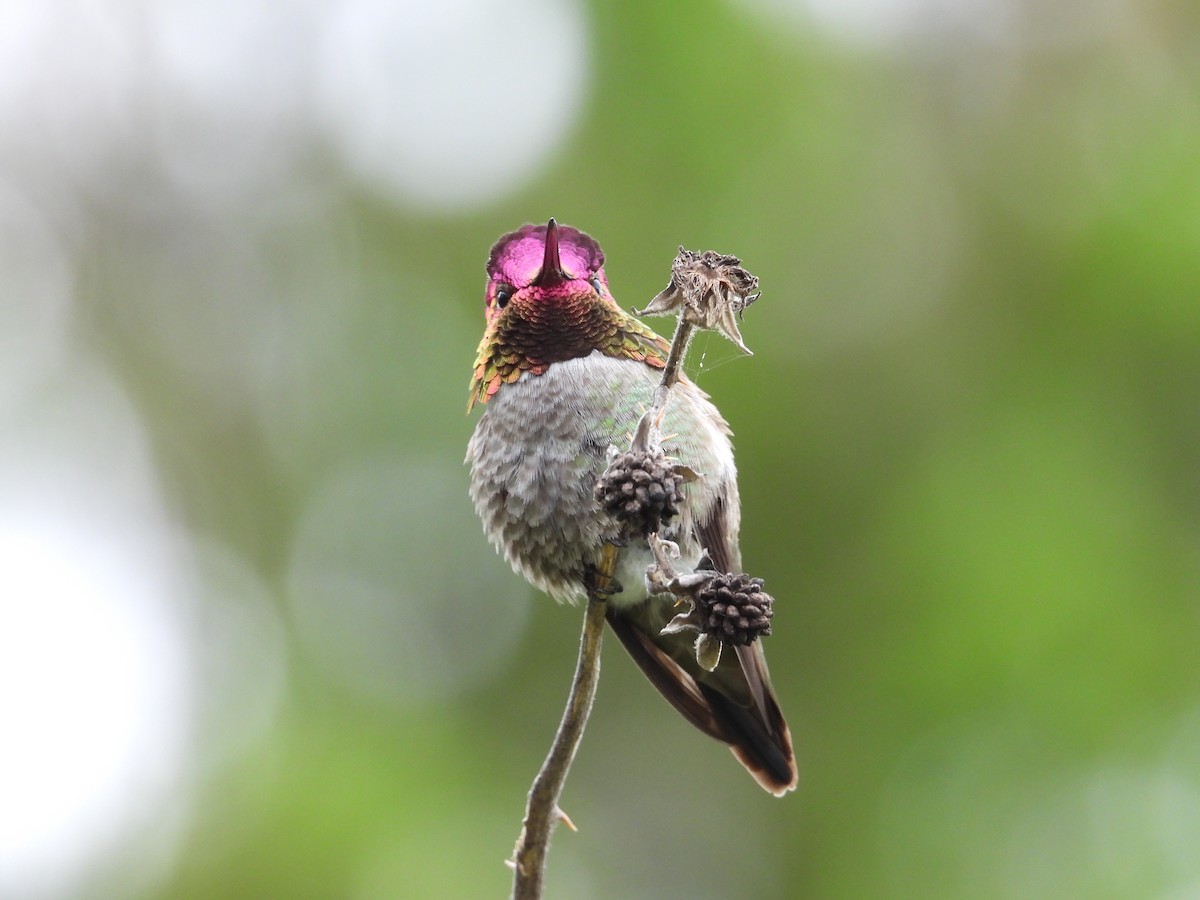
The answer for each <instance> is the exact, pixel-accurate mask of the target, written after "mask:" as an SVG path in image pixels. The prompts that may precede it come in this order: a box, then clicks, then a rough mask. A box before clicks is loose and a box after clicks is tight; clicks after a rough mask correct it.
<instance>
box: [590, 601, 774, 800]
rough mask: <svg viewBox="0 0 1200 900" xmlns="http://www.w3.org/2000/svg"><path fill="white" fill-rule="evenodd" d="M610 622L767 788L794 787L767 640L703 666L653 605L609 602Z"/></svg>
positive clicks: (666, 692) (692, 716) (673, 700)
mask: <svg viewBox="0 0 1200 900" xmlns="http://www.w3.org/2000/svg"><path fill="white" fill-rule="evenodd" d="M607 617H608V623H609V625H611V626H612V629H613V631H614V632H615V633H616V635H617V637H618V638H619V639H620V641H621V643H622V644H623V645H624V647H625V649H626V650H627V651H629V655H630V656H632V657H633V660H634V662H636V663H637V664H638V667H639V668H640V669H641V670H642V671H643V672H644V673H645V674H646V677H647V678H649V679H650V682H651V684H653V685H654V686H655V687H656V688H658V691H659V693H661V694H662V695H663V697H665V698H666V699H667V701H668V702H670V704H671V705H672V706H674V707H675V709H677V710H678V711H679V712H680V713H681V714H682V715H683V717H684V718H685V719H687V720H688V721H689V722H691V723H692V724H693V725H695V726H696V727H697V728H699V729H700V730H701V731H703V732H704V733H705V734H707V735H709V736H710V737H713V738H716V739H717V740H718V741H721V742H722V743H725V744H728V745H729V749H730V750H731V751H732V752H733V755H734V756H735V757H737V759H738V761H739V762H741V764H742V765H744V766H745V767H746V769H747V770H748V771H749V772H750V774H751V775H752V776H754V779H755V780H756V781H757V782H758V783H759V784H760V785H762V787H763V788H764V789H766V790H768V791H770V792H771V793H772V794H774V795H775V796H777V797H780V796H783V795H784V794H786V793H787V792H788V791H790V790H792V789H793V788H795V787H796V762H795V757H794V755H793V753H792V738H791V734H790V733H789V732H788V727H787V723H786V722H785V721H784V719H783V714H782V712H781V711H780V709H779V704H778V703H777V702H776V701H775V694H774V692H773V691H772V690H771V682H770V679H769V677H768V675H767V669H766V661H765V659H764V657H763V653H762V647H761V645H759V644H753V645H751V646H749V647H738V648H737V653H729V652H726V653H724V654H722V658H721V664H720V665H719V666H717V668H716V670H715V671H713V672H705V671H704V670H703V669H701V668H700V667H699V665H697V663H696V658H695V652H694V650H693V649H692V643H693V641H692V640H691V639H689V638H688V637H687V636H685V635H663V634H659V631H660V630H661V628H662V624H663V623H655V622H654V621H653V619H654V613H653V610H652V607H651V604H642V605H640V606H638V607H635V608H633V609H627V610H615V609H614V608H613V607H611V606H610V607H609V609H608V612H607Z"/></svg>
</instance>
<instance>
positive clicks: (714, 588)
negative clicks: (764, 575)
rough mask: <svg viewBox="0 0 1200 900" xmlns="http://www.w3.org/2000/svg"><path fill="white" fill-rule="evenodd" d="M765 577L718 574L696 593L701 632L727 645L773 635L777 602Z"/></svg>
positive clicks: (750, 641) (744, 642) (745, 642)
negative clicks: (770, 592) (764, 588)
mask: <svg viewBox="0 0 1200 900" xmlns="http://www.w3.org/2000/svg"><path fill="white" fill-rule="evenodd" d="M762 588H763V580H762V579H761V578H751V577H750V576H749V575H746V574H743V573H740V572H738V573H729V574H717V575H714V576H713V578H712V579H711V580H710V581H709V582H708V583H707V584H705V585H703V586H701V587H700V588H699V589H698V590H697V591H696V607H697V611H698V612H699V614H700V616H699V618H700V621H701V623H702V625H701V631H702V632H704V633H705V634H708V635H710V636H712V637H715V638H716V639H717V640H719V641H721V642H722V643H724V644H750V643H753V642H754V641H755V640H757V639H758V638H760V637H762V636H763V635H767V634H770V633H771V618H772V617H773V616H774V615H775V611H774V610H773V609H772V605H773V604H774V602H775V601H774V599H773V598H772V597H771V595H770V594H768V593H766V592H765V591H764V590H763V589H762Z"/></svg>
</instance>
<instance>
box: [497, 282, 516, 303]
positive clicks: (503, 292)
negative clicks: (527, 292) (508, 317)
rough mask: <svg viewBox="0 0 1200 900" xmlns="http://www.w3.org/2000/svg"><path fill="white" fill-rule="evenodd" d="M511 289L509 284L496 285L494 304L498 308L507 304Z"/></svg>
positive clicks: (510, 297) (511, 292)
mask: <svg viewBox="0 0 1200 900" xmlns="http://www.w3.org/2000/svg"><path fill="white" fill-rule="evenodd" d="M512 295H513V289H512V285H511V284H498V285H496V306H497V307H498V308H500V309H504V307H506V306H508V301H509V300H511V299H512Z"/></svg>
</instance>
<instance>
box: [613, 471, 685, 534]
mask: <svg viewBox="0 0 1200 900" xmlns="http://www.w3.org/2000/svg"><path fill="white" fill-rule="evenodd" d="M684 480H685V473H683V472H681V471H678V470H677V468H676V467H675V466H673V465H672V464H671V463H669V462H667V458H666V454H664V453H663V452H662V451H661V450H660V451H658V452H657V453H655V452H647V451H642V450H630V451H628V452H626V453H622V454H620V455H619V456H617V457H616V458H615V459H613V461H612V462H611V463H609V465H608V468H607V469H606V470H605V471H604V474H603V475H601V476H600V478H598V479H597V480H596V488H595V497H596V501H597V502H598V503H599V504H600V505H601V507H602V508H603V509H604V511H605V512H607V513H608V514H609V515H611V516H612V517H613V518H615V519H616V520H617V521H618V522H619V523H620V524H621V527H622V530H623V532H624V533H626V534H633V535H641V536H644V535H647V534H655V533H656V532H658V530H659V529H660V528H661V527H662V526H663V525H665V524H668V523H670V521H671V519H673V518H674V517H675V516H676V515H678V514H679V500H680V492H679V488H680V485H681V484H683V482H684Z"/></svg>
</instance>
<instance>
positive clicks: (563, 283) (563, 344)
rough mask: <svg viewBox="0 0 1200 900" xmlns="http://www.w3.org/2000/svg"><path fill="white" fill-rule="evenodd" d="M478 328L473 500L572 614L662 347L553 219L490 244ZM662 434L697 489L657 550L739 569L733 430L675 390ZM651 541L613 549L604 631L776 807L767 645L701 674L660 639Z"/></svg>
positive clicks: (679, 643) (776, 713)
mask: <svg viewBox="0 0 1200 900" xmlns="http://www.w3.org/2000/svg"><path fill="white" fill-rule="evenodd" d="M484 317H485V320H486V326H485V329H484V334H483V339H482V340H481V341H480V344H479V350H478V355H477V357H476V360H475V372H474V377H473V378H472V379H471V386H470V398H469V401H468V404H467V409H468V412H469V411H470V410H471V408H472V407H473V406H475V405H476V404H481V405H486V408H485V410H484V412H483V415H482V416H481V417H480V419H479V422H478V423H477V425H476V427H475V431H474V433H473V434H472V436H471V439H470V441H469V443H468V445H467V457H466V462H467V463H468V464H469V465H470V468H471V476H470V494H471V499H472V501H473V502H474V505H475V509H476V511H477V512H478V513H479V516H480V518H481V519H482V521H483V528H484V532H485V533H486V535H487V537H488V539H489V540H490V541H491V542H492V544H493V545H495V547H496V549H497V550H498V551H499V552H500V553H502V554H503V556H504V558H505V559H506V560H507V561H508V563H509V564H510V565H511V566H512V568H513V569H514V570H515V571H516V572H517V573H518V574H520V575H522V576H523V577H524V578H525V579H526V580H527V581H529V582H530V583H531V584H532V585H533V586H534V587H536V588H538V589H539V590H541V591H544V592H545V593H547V594H549V595H550V596H551V597H552V598H554V599H555V600H557V601H559V602H567V603H578V602H580V601H582V600H584V599H585V598H586V597H587V596H588V585H589V577H591V575H592V574H593V573H594V571H595V567H596V566H597V564H598V562H599V559H600V554H601V548H602V547H603V545H604V544H605V542H606V541H612V542H617V540H618V534H617V529H616V527H615V526H614V524H613V522H612V521H611V520H610V519H609V517H608V516H607V515H606V514H605V513H604V512H603V511H602V509H601V507H600V504H599V502H598V501H597V500H596V498H595V496H594V488H595V484H596V481H597V479H598V478H599V476H600V475H601V474H602V473H603V472H604V470H605V468H606V466H607V460H608V453H609V447H610V446H616V445H623V446H625V447H627V446H628V444H629V439H630V436H631V435H632V433H633V432H634V429H635V428H636V427H637V424H638V420H639V419H640V418H641V415H642V413H643V412H644V411H645V410H646V409H648V408H649V407H650V405H651V403H652V395H653V393H654V390H655V388H656V387H657V386H658V383H659V380H660V376H661V370H662V369H663V367H664V366H665V365H666V359H667V355H668V351H669V344H668V342H667V341H666V340H664V339H663V338H662V337H660V336H659V335H658V334H656V333H655V332H654V331H653V330H651V329H650V328H649V327H648V326H646V325H644V324H643V323H642V322H641V321H640V320H638V319H636V318H634V317H633V316H632V315H630V314H628V313H627V312H625V311H624V310H623V309H622V308H621V307H620V306H618V305H617V303H616V301H615V300H614V299H613V296H612V293H611V292H610V290H609V286H608V277H607V275H606V274H605V271H604V252H603V251H602V250H601V249H600V245H599V244H598V243H596V241H595V240H593V239H592V238H591V237H590V236H589V235H587V234H585V233H584V232H582V231H579V230H578V229H575V228H571V227H569V226H566V225H558V224H557V223H556V222H555V220H554V219H550V221H549V222H548V223H547V224H546V225H525V226H523V227H522V228H519V229H517V230H516V231H513V232H510V233H508V234H506V235H504V236H503V237H501V238H500V239H499V240H498V241H497V242H496V243H495V245H494V246H493V247H492V249H491V253H490V255H489V257H488V262H487V289H486V293H485V296H484ZM661 431H662V434H663V435H665V437H664V438H663V439H662V442H663V449H664V450H665V451H666V453H667V454H668V455H669V456H670V457H672V458H674V459H676V460H678V461H679V463H681V464H682V465H684V466H687V467H688V468H689V469H691V470H693V471H694V472H696V473H699V474H700V477H699V478H697V479H696V480H694V481H692V482H691V483H688V484H685V485H683V486H682V489H681V492H682V498H681V501H680V503H679V514H678V516H676V517H675V518H674V521H672V522H671V523H670V525H668V526H664V528H663V529H662V532H661V533H660V537H662V538H664V539H667V540H670V541H672V542H674V543H675V544H677V545H678V547H679V552H680V560H679V565H680V566H682V567H686V568H687V569H689V570H691V569H694V568H695V567H696V566H697V565H701V564H703V565H705V566H709V564H710V563H711V566H709V567H711V568H714V569H716V570H718V571H720V572H738V571H740V569H741V552H740V549H739V546H738V527H739V523H740V519H741V512H740V502H739V498H738V486H737V469H736V468H735V466H734V460H733V446H732V443H731V440H730V438H731V434H732V432H731V430H730V427H729V425H728V423H727V422H726V421H725V419H724V418H722V416H721V414H720V413H719V412H718V411H717V408H716V407H715V406H714V405H713V404H712V402H711V401H710V399H709V397H708V395H707V394H706V393H705V392H704V391H702V390H701V389H700V388H698V387H697V386H696V385H695V384H694V383H693V382H691V381H690V380H688V379H686V378H681V379H680V381H679V382H678V383H677V384H676V385H675V387H674V388H673V389H672V391H671V395H670V399H669V402H668V405H667V408H666V410H665V412H664V415H663V421H662V425H661ZM644 544H645V542H634V541H630V542H628V543H627V544H626V545H625V546H623V547H622V548H621V550H620V553H619V556H618V564H617V570H616V580H617V583H618V585H619V586H620V590H619V591H618V592H616V593H614V594H612V595H611V596H610V597H609V598H608V603H607V607H606V618H607V621H608V624H609V626H610V627H611V628H612V631H613V632H614V633H615V634H616V636H617V638H618V639H619V640H620V642H621V644H622V645H623V646H624V647H625V649H626V650H627V651H628V652H629V655H630V656H632V657H633V660H634V662H635V663H637V665H638V666H639V667H640V668H641V670H642V671H643V672H644V673H645V675H646V676H647V678H649V680H650V682H651V683H652V684H653V685H654V687H655V688H657V689H658V691H659V692H660V693H661V694H662V695H663V696H664V697H665V698H666V699H667V701H669V702H670V704H671V705H672V706H673V707H674V708H675V709H676V710H678V711H679V712H680V713H681V714H682V715H683V716H684V718H686V719H687V720H688V721H689V722H691V723H692V724H693V725H694V726H696V727H697V728H698V729H700V730H701V731H702V732H704V733H705V734H708V735H710V736H711V737H713V738H716V739H717V740H718V741H721V742H723V743H725V744H726V745H728V746H729V748H730V750H731V751H732V752H733V754H734V756H735V757H737V759H738V760H739V761H740V762H741V763H742V764H743V765H744V766H745V767H746V769H747V770H748V771H749V773H750V774H751V775H752V776H753V777H754V779H755V780H756V781H757V782H758V783H759V784H760V785H761V786H762V787H763V788H765V789H766V790H768V791H770V792H771V793H772V794H775V795H776V796H782V795H783V794H785V793H787V792H788V791H790V790H792V789H793V788H795V786H796V763H795V758H794V756H793V752H792V740H791V735H790V733H789V732H788V727H787V724H786V722H785V721H784V717H783V713H782V712H781V711H780V708H779V704H778V702H777V701H776V699H775V692H774V690H773V689H772V687H771V680H770V677H769V675H768V672H767V663H766V658H765V656H764V654H763V649H762V642H761V641H755V642H753V643H751V644H748V645H744V646H736V647H735V648H733V649H735V651H736V652H733V653H725V654H722V655H721V656H720V657H719V660H718V662H717V665H716V668H715V669H713V670H712V671H707V669H706V668H705V667H703V666H701V665H700V664H699V662H698V661H697V654H696V652H695V650H694V648H693V642H692V640H691V639H689V638H688V637H686V636H684V635H683V634H679V633H666V634H664V633H663V628H664V626H666V625H667V624H668V623H669V622H670V620H671V618H672V614H673V598H672V597H671V595H669V594H657V595H652V594H651V588H650V586H649V585H648V584H647V579H646V577H645V573H646V569H647V566H649V565H650V564H651V562H652V556H651V553H650V550H649V548H648V546H645V545H644ZM705 556H707V559H704V558H705ZM702 560H703V563H702Z"/></svg>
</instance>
